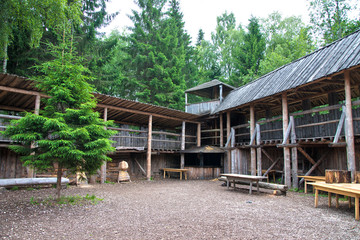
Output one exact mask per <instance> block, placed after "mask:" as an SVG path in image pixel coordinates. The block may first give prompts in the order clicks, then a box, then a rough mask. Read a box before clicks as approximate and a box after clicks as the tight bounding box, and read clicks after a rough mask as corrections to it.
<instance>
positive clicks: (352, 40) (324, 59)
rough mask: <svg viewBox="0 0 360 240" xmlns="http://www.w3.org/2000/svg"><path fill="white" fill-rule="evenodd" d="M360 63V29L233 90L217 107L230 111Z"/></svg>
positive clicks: (220, 109)
mask: <svg viewBox="0 0 360 240" xmlns="http://www.w3.org/2000/svg"><path fill="white" fill-rule="evenodd" d="M357 65H360V30H359V31H356V32H354V33H353V34H351V35H349V36H347V37H344V38H342V39H339V40H337V41H335V42H333V43H331V44H329V45H327V46H325V47H323V48H320V49H318V50H317V51H315V52H313V53H311V54H308V55H306V56H304V57H302V58H300V59H298V60H296V61H294V62H292V63H289V64H287V65H284V66H282V67H280V68H278V69H276V70H274V71H272V72H270V73H268V74H266V75H264V76H262V77H260V78H259V79H257V80H255V81H252V82H250V83H248V84H246V85H244V86H242V87H240V88H238V89H236V90H233V91H232V92H231V93H229V95H227V97H226V98H225V99H224V101H223V102H222V103H221V104H220V105H219V106H218V107H217V108H216V109H215V111H214V113H219V112H223V111H226V110H228V109H233V108H237V107H240V106H242V105H245V104H248V103H250V102H253V101H255V100H259V99H262V98H265V97H269V96H272V95H276V94H279V93H281V92H284V91H287V90H290V89H294V88H296V87H299V86H302V85H305V84H308V83H311V82H313V81H315V80H318V79H321V78H324V77H326V76H330V75H332V74H334V73H337V72H340V71H342V70H345V69H349V68H352V67H354V66H357Z"/></svg>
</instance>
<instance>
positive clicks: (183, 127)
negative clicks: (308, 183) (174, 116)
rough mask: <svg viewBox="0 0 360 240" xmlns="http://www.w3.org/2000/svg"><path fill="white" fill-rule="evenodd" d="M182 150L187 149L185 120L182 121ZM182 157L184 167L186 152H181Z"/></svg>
mask: <svg viewBox="0 0 360 240" xmlns="http://www.w3.org/2000/svg"><path fill="white" fill-rule="evenodd" d="M181 150H185V121H183V122H182V127H181ZM180 158H181V160H180V168H181V169H183V168H184V167H185V153H181V154H180Z"/></svg>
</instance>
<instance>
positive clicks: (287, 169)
mask: <svg viewBox="0 0 360 240" xmlns="http://www.w3.org/2000/svg"><path fill="white" fill-rule="evenodd" d="M281 100H282V116H283V136H284V137H285V135H286V131H287V129H288V126H289V110H288V101H287V95H286V92H284V93H282V95H281ZM288 143H289V140H287V141H286V142H284V143H283V144H288ZM284 173H285V185H287V186H291V166H290V148H289V147H284Z"/></svg>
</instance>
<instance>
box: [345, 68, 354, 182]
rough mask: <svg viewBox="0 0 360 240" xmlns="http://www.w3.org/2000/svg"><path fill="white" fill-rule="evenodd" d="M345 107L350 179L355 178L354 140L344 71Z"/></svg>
mask: <svg viewBox="0 0 360 240" xmlns="http://www.w3.org/2000/svg"><path fill="white" fill-rule="evenodd" d="M344 76H345V107H346V119H345V138H346V152H347V163H348V170H349V171H351V180H352V181H354V179H355V171H356V162H355V142H354V126H353V117H352V108H351V82H350V72H349V71H345V72H344Z"/></svg>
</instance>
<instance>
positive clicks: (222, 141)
mask: <svg viewBox="0 0 360 240" xmlns="http://www.w3.org/2000/svg"><path fill="white" fill-rule="evenodd" d="M223 146H224V119H223V114H222V113H220V147H223Z"/></svg>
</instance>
